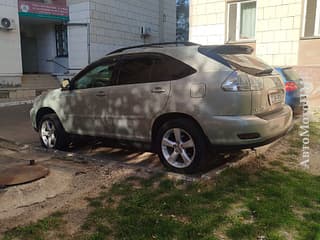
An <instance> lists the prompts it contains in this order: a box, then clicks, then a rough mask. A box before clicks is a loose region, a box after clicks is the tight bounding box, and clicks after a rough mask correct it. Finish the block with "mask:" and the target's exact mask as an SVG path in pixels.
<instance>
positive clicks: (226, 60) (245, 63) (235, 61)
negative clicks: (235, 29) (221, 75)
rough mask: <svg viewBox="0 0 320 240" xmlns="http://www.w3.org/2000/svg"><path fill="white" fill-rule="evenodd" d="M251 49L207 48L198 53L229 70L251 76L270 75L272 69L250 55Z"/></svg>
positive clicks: (246, 47)
mask: <svg viewBox="0 0 320 240" xmlns="http://www.w3.org/2000/svg"><path fill="white" fill-rule="evenodd" d="M252 51H253V49H252V48H250V47H248V46H225V45H222V46H221V47H217V46H213V47H210V46H207V47H200V48H199V52H200V53H202V54H204V55H206V56H207V57H209V58H211V59H214V60H216V61H218V62H220V63H222V64H224V65H226V66H228V67H230V68H235V69H238V70H241V71H243V72H246V73H249V74H252V75H264V74H270V73H271V72H272V71H273V68H272V67H271V66H269V65H268V64H266V63H265V62H264V61H263V60H261V59H259V58H257V57H255V56H253V55H250V54H251V53H252Z"/></svg>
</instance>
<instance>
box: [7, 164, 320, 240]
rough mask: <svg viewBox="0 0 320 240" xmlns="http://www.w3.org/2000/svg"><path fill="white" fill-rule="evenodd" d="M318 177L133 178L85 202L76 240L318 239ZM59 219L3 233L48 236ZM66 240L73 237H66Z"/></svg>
mask: <svg viewBox="0 0 320 240" xmlns="http://www.w3.org/2000/svg"><path fill="white" fill-rule="evenodd" d="M319 186H320V177H319V176H313V175H309V174H308V173H305V172H302V171H293V170H287V171H281V170H270V169H266V168H253V167H252V166H251V167H249V166H244V167H241V168H237V169H229V170H227V171H225V172H224V173H223V174H222V175H221V176H219V178H218V179H216V180H214V181H209V182H202V183H192V184H190V183H184V182H182V181H179V182H174V181H170V180H168V179H166V178H165V177H161V176H156V177H154V178H150V179H143V178H137V177H131V178H128V179H127V180H125V181H123V182H121V183H118V184H115V185H114V186H113V187H112V189H111V190H110V191H103V192H102V193H101V194H100V196H98V197H97V198H94V199H88V201H89V206H90V208H91V209H92V210H91V212H90V214H89V215H88V217H87V218H86V220H85V222H84V223H83V225H82V227H81V230H80V232H79V233H78V234H77V237H75V238H74V239H87V240H89V239H90V240H94V239H95V240H98V239H141V240H142V239H219V235H218V234H217V233H220V234H221V233H222V234H223V235H224V236H227V237H228V238H229V239H237V240H241V239H246V240H247V239H257V237H259V236H267V239H274V240H276V239H286V238H285V235H284V233H283V232H289V233H291V234H293V233H294V236H293V237H294V239H298V240H299V239H301V240H302V239H308V240H319V237H320V188H319ZM62 224H63V215H62V214H56V215H52V216H50V217H48V218H46V219H44V220H41V221H39V222H37V223H35V224H32V225H29V226H26V227H21V228H16V229H13V230H11V231H9V232H7V233H6V235H5V238H4V239H5V240H9V239H27V240H28V239H47V238H46V237H47V236H48V233H50V232H52V231H54V230H55V231H56V232H59V231H60V230H59V229H61V226H62ZM70 239H71V237H70Z"/></svg>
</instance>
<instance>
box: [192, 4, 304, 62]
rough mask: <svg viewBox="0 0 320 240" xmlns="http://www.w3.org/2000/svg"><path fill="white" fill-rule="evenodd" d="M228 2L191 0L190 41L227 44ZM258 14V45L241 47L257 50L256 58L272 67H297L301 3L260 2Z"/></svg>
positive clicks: (256, 40)
mask: <svg viewBox="0 0 320 240" xmlns="http://www.w3.org/2000/svg"><path fill="white" fill-rule="evenodd" d="M227 2H228V1H227V0H212V1H207V0H191V3H190V41H193V42H197V43H201V44H223V43H226V35H227V32H226V31H227V26H226V23H227V10H226V9H227ZM230 2H231V1H230ZM256 14H257V21H256V37H255V41H253V42H252V41H251V42H246V41H242V42H239V43H243V44H249V45H251V46H253V47H254V48H255V47H256V55H257V56H259V57H261V58H263V59H264V60H266V61H267V62H269V63H270V64H273V65H296V64H297V63H298V51H299V39H300V28H301V18H302V1H301V0H282V1H278V0H276V1H274V0H273V1H269V0H268V1H266V0H257V9H256Z"/></svg>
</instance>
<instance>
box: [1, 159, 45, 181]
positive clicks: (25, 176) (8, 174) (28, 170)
mask: <svg viewBox="0 0 320 240" xmlns="http://www.w3.org/2000/svg"><path fill="white" fill-rule="evenodd" d="M33 164H34V162H33ZM48 174H49V169H48V168H45V167H43V166H41V165H19V166H15V167H11V168H7V169H5V170H3V171H0V187H8V186H13V185H18V184H23V183H29V182H32V181H35V180H38V179H40V178H43V177H46V176H47V175H48Z"/></svg>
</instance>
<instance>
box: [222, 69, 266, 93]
mask: <svg viewBox="0 0 320 240" xmlns="http://www.w3.org/2000/svg"><path fill="white" fill-rule="evenodd" d="M222 89H223V90H225V91H228V92H238V91H260V90H263V78H261V77H254V76H251V75H248V74H246V73H241V72H236V71H235V72H233V73H232V74H231V75H230V76H229V77H228V78H227V80H225V81H224V83H223V84H222Z"/></svg>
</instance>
